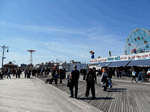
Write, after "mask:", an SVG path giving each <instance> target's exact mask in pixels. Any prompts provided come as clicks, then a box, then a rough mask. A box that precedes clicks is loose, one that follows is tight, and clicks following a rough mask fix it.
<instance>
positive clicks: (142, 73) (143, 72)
mask: <svg viewBox="0 0 150 112" xmlns="http://www.w3.org/2000/svg"><path fill="white" fill-rule="evenodd" d="M144 75H145V71H144V69H143V70H142V71H140V72H139V74H138V79H137V82H138V81H139V79H140V77H141V79H142V82H143V78H142V76H144Z"/></svg>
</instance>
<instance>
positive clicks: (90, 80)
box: [87, 73, 93, 82]
mask: <svg viewBox="0 0 150 112" xmlns="http://www.w3.org/2000/svg"><path fill="white" fill-rule="evenodd" d="M92 78H93V76H92V74H91V73H90V74H89V75H88V78H87V81H88V82H92Z"/></svg>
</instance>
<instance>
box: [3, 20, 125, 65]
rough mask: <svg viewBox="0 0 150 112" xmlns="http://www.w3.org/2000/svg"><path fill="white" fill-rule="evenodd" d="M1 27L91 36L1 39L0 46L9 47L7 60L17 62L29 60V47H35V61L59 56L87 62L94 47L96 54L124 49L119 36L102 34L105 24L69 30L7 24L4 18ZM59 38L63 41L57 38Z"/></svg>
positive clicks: (67, 59) (63, 58) (103, 54)
mask: <svg viewBox="0 0 150 112" xmlns="http://www.w3.org/2000/svg"><path fill="white" fill-rule="evenodd" d="M0 24H1V25H2V27H3V28H4V29H5V28H13V29H23V30H24V31H25V30H29V31H36V32H43V33H45V32H46V33H52V32H53V33H55V32H57V33H61V34H64V33H65V36H67V35H66V33H69V34H71V35H73V36H74V34H77V35H80V36H81V37H82V36H87V37H88V38H86V39H82V38H79V37H78V38H79V39H78V40H76V38H75V37H74V40H75V41H76V42H75V41H73V42H72V43H70V42H68V41H66V40H63V39H61V35H60V37H57V38H55V39H54V38H51V35H50V38H51V39H45V38H43V39H41V40H39V39H36V38H31V39H26V38H23V37H16V36H15V37H14V36H12V37H9V39H2V40H1V41H0V45H3V44H4V43H5V44H7V45H8V46H9V47H10V53H9V54H10V55H7V57H9V58H6V59H7V60H6V61H5V62H8V61H11V60H16V62H17V64H21V63H23V62H24V63H29V58H30V54H29V53H28V52H27V50H29V49H34V50H36V52H35V53H33V62H34V64H37V63H41V62H46V61H51V60H55V59H56V58H55V57H54V55H57V56H58V58H59V59H60V60H62V61H70V60H72V59H74V60H79V61H80V60H81V61H83V60H84V61H88V60H89V59H90V54H89V51H90V50H93V51H94V52H95V57H98V56H101V57H106V56H108V51H112V55H118V54H120V49H121V50H122V51H121V52H123V48H124V42H122V41H120V40H118V39H117V36H116V35H114V34H113V35H101V32H102V31H103V30H105V28H102V27H93V28H91V29H84V28H83V29H75V30H74V29H69V28H68V29H67V28H65V29H64V28H56V27H53V26H52V27H41V26H32V25H19V24H13V23H8V22H5V21H0ZM58 40H60V41H58Z"/></svg>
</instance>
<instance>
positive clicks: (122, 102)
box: [41, 76, 150, 112]
mask: <svg viewBox="0 0 150 112" xmlns="http://www.w3.org/2000/svg"><path fill="white" fill-rule="evenodd" d="M41 79H42V80H43V81H45V78H41ZM98 80H99V78H98ZM112 80H113V88H112V89H108V91H107V92H104V91H103V90H102V87H101V86H100V83H99V81H98V83H97V84H96V85H95V88H96V99H95V100H92V99H91V98H85V97H84V95H85V88H86V87H85V86H86V83H85V81H83V80H82V76H81V77H80V81H79V90H78V100H79V101H83V102H86V103H87V104H90V105H91V106H94V107H96V108H98V109H99V110H102V111H104V112H150V84H149V83H141V82H139V83H131V78H128V77H127V78H126V77H122V79H117V78H114V79H112ZM66 84H67V79H64V80H63V85H58V86H56V87H57V88H59V89H60V90H62V91H65V92H66V93H68V94H69V93H70V91H69V89H68V88H67V86H66ZM48 85H49V84H48ZM52 85H54V84H52ZM68 96H69V95H68Z"/></svg>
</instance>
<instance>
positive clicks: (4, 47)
mask: <svg viewBox="0 0 150 112" xmlns="http://www.w3.org/2000/svg"><path fill="white" fill-rule="evenodd" d="M0 47H1V48H2V49H3V53H2V72H3V61H4V51H5V49H6V48H7V52H8V51H9V47H7V46H5V45H3V46H0Z"/></svg>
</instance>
